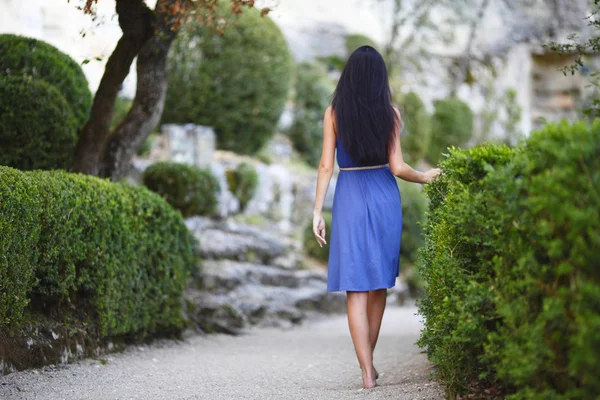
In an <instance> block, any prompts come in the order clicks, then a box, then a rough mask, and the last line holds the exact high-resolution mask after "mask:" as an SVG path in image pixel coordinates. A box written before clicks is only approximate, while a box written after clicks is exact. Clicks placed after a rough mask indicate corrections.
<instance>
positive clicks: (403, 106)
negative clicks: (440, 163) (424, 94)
mask: <svg viewBox="0 0 600 400" xmlns="http://www.w3.org/2000/svg"><path fill="white" fill-rule="evenodd" d="M398 106H399V107H400V110H401V115H402V124H403V129H402V137H401V141H402V143H401V144H402V154H403V155H404V158H405V159H406V161H407V162H409V163H416V162H419V161H421V160H422V159H423V158H424V157H425V154H426V152H427V149H428V148H429V144H430V142H431V115H429V113H428V112H427V108H426V107H425V104H424V103H423V101H422V100H421V98H420V97H419V95H418V94H416V93H415V92H409V93H407V94H406V95H404V96H402V97H401V98H400V99H399V101H398Z"/></svg>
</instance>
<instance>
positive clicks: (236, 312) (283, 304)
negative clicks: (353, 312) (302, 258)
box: [186, 279, 346, 333]
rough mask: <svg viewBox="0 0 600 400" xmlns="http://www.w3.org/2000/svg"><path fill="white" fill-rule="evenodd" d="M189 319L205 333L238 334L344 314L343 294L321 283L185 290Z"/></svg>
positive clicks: (320, 281)
mask: <svg viewBox="0 0 600 400" xmlns="http://www.w3.org/2000/svg"><path fill="white" fill-rule="evenodd" d="M186 300H187V304H188V312H187V314H188V316H189V318H190V319H191V320H192V321H193V322H194V323H195V324H196V325H197V326H200V327H202V329H204V330H213V331H218V332H225V333H237V332H239V331H241V330H243V329H244V328H246V327H249V326H253V325H259V326H279V327H286V326H290V325H291V324H297V323H300V322H301V321H303V320H304V319H306V318H307V317H308V316H310V315H313V314H315V313H320V314H323V313H325V314H330V313H340V312H344V311H345V308H346V298H345V295H344V294H343V293H328V292H327V291H326V283H325V282H324V281H322V280H316V279H309V280H308V281H306V282H305V285H303V286H300V287H285V286H265V285H262V284H260V283H246V284H240V285H238V286H237V287H235V288H234V289H233V290H230V291H227V292H220V293H218V292H217V293H216V292H212V293H211V292H207V291H200V290H197V289H188V290H187V291H186Z"/></svg>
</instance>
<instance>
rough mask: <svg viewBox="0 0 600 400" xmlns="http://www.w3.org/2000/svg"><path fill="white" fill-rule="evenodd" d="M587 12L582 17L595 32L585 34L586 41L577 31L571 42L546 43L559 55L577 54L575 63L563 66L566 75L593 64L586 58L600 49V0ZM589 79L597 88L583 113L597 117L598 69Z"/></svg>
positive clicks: (599, 102) (572, 35) (598, 112)
mask: <svg viewBox="0 0 600 400" xmlns="http://www.w3.org/2000/svg"><path fill="white" fill-rule="evenodd" d="M590 3H592V2H590ZM586 12H587V14H586V15H582V16H581V18H585V19H587V20H588V23H589V26H590V27H591V28H589V29H590V31H593V32H589V33H587V34H586V35H583V36H584V37H586V40H585V41H583V42H580V41H579V39H580V37H581V35H580V32H576V33H573V34H570V35H568V36H567V38H568V40H569V41H570V43H557V42H549V43H546V44H544V47H545V48H547V49H549V50H550V51H552V52H555V53H557V54H559V55H569V56H571V55H573V54H575V56H576V58H575V60H574V61H573V63H572V64H571V65H567V66H565V67H563V68H562V72H563V74H564V75H565V76H567V75H575V73H576V72H578V71H580V70H582V69H583V68H584V66H585V64H586V63H590V64H592V62H589V61H585V62H584V58H586V57H587V56H588V55H590V54H596V53H598V51H600V36H599V35H598V33H599V31H600V20H598V19H597V18H596V15H597V14H598V12H600V0H593V5H591V4H590V9H589V10H587V9H586ZM591 59H593V57H592V58H590V60H591ZM589 81H590V83H591V85H592V86H594V87H595V89H596V90H595V91H594V94H593V95H592V96H591V98H588V99H586V100H587V102H588V104H587V105H586V108H584V109H583V114H585V115H587V116H588V117H589V118H591V119H595V118H598V117H599V116H600V98H599V97H598V88H600V73H599V72H597V71H595V72H592V73H591V74H590V76H589Z"/></svg>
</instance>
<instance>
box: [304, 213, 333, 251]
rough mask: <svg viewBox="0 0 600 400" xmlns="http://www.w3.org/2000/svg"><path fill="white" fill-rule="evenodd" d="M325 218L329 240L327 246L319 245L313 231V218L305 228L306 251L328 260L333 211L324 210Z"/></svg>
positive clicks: (327, 238)
mask: <svg viewBox="0 0 600 400" xmlns="http://www.w3.org/2000/svg"><path fill="white" fill-rule="evenodd" d="M323 219H324V220H325V233H326V237H325V239H326V240H327V246H323V247H321V246H319V243H318V242H317V239H315V234H314V233H313V226H312V219H311V220H310V222H309V223H308V224H307V225H306V228H305V229H304V235H303V236H304V237H303V241H304V252H305V253H306V254H308V255H309V256H311V257H314V258H316V259H317V260H320V261H325V262H327V261H328V260H329V235H331V213H330V212H328V211H323Z"/></svg>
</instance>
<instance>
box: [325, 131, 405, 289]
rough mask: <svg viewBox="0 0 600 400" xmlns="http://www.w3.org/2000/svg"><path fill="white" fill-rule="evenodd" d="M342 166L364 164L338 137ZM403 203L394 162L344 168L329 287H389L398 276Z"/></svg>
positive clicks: (337, 196)
mask: <svg viewBox="0 0 600 400" xmlns="http://www.w3.org/2000/svg"><path fill="white" fill-rule="evenodd" d="M336 150H337V162H338V165H339V166H340V168H348V167H358V166H359V165H358V164H357V163H355V162H354V161H353V160H352V159H351V158H350V156H349V155H348V153H346V151H345V150H344V148H343V147H342V144H341V142H340V141H339V140H336ZM401 236H402V207H401V199H400V191H399V190H398V184H397V183H396V178H395V177H394V175H393V174H392V172H391V171H390V168H389V167H384V168H377V169H365V170H346V171H340V173H339V175H338V179H337V184H336V187H335V193H334V198H333V211H332V221H331V236H330V239H329V240H330V243H329V246H330V247H329V266H328V279H327V290H328V291H330V292H335V291H340V290H345V291H356V292H365V291H369V290H376V289H388V288H391V287H393V286H394V284H395V282H396V277H397V276H398V263H399V257H400V238H401Z"/></svg>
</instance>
